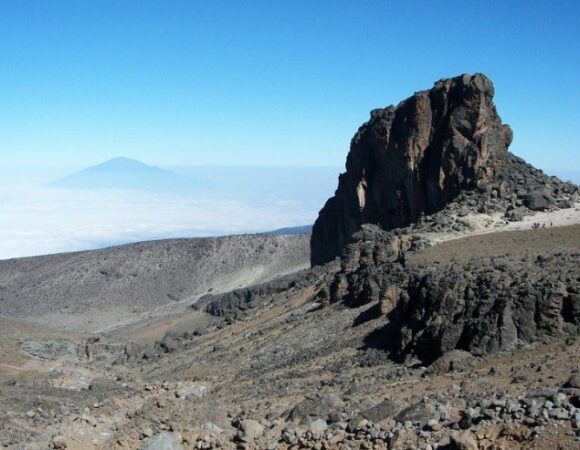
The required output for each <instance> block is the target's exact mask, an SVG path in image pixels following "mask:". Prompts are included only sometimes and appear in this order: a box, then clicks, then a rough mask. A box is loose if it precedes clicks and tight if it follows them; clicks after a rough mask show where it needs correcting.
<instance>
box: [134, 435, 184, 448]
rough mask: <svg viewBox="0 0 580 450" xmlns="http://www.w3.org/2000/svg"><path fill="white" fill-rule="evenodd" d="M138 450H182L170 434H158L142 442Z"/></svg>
mask: <svg viewBox="0 0 580 450" xmlns="http://www.w3.org/2000/svg"><path fill="white" fill-rule="evenodd" d="M139 448H140V450H183V447H182V445H181V444H180V443H179V442H177V439H176V438H175V436H173V435H172V434H171V433H159V434H157V435H155V436H151V437H150V438H147V439H145V440H144V441H143V444H141V447H139Z"/></svg>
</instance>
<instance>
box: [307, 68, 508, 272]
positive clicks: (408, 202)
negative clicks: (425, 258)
mask: <svg viewBox="0 0 580 450" xmlns="http://www.w3.org/2000/svg"><path fill="white" fill-rule="evenodd" d="M493 96H494V87H493V84H492V82H491V80H489V79H488V78H487V77H486V76H484V75H482V74H476V75H467V74H465V75H461V76H458V77H455V78H451V79H446V80H440V81H438V82H436V83H435V85H434V86H433V88H432V89H430V90H426V91H421V92H417V93H416V94H415V95H413V96H411V97H409V98H408V99H406V100H404V101H403V102H401V103H400V104H399V105H398V106H397V107H394V106H388V107H386V108H384V109H375V110H373V111H371V117H370V120H369V121H368V122H367V123H365V124H364V125H362V126H361V127H360V128H359V130H358V131H357V133H356V134H355V136H354V137H353V139H352V142H351V147H350V152H349V154H348V157H347V160H346V173H343V174H342V175H340V178H339V183H338V189H337V190H336V193H335V196H334V197H332V198H331V199H329V200H328V201H327V203H326V205H325V206H324V208H323V209H322V210H321V211H320V214H319V217H318V219H317V221H316V223H315V225H314V228H313V234H312V242H311V247H312V257H311V259H312V264H313V265H318V264H323V263H326V262H328V261H330V260H332V259H334V258H335V257H336V256H338V255H339V254H340V252H341V251H342V249H343V248H344V246H345V244H346V243H348V241H349V239H350V236H351V235H352V234H353V233H354V232H356V231H357V230H358V229H360V226H361V225H362V224H363V223H374V224H377V225H379V226H381V227H382V228H384V229H393V228H398V227H404V226H407V225H409V224H410V223H412V222H415V221H417V220H418V219H419V217H420V216H421V215H422V214H432V213H434V212H436V211H439V210H441V209H442V208H443V207H445V205H447V204H448V203H449V202H450V201H452V200H453V199H454V198H455V197H457V195H458V194H459V193H460V192H461V191H462V190H469V189H474V188H483V187H484V186H485V185H486V184H487V183H488V182H489V181H490V180H492V179H493V178H494V177H495V176H496V175H497V174H498V173H499V171H500V170H501V169H502V167H503V166H504V165H505V163H506V161H507V160H508V153H507V149H508V146H509V145H510V143H511V141H512V131H511V129H510V128H509V126H507V125H504V124H502V122H501V119H500V117H499V115H498V114H497V111H496V108H495V106H494V103H493Z"/></svg>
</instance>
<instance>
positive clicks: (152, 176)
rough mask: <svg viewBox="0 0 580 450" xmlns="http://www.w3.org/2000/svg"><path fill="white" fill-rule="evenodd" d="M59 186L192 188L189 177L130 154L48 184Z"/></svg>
mask: <svg viewBox="0 0 580 450" xmlns="http://www.w3.org/2000/svg"><path fill="white" fill-rule="evenodd" d="M48 186H49V187H55V188H61V189H131V190H144V191H173V190H182V189H187V188H193V187H195V186H194V183H193V181H192V180H190V179H188V178H186V177H183V176H181V175H178V174H176V173H173V172H170V171H168V170H164V169H161V168H159V167H154V166H149V165H147V164H144V163H142V162H141V161H137V160H135V159H130V158H123V157H120V158H113V159H110V160H108V161H105V162H104V163H101V164H97V165H95V166H91V167H88V168H86V169H84V170H81V171H80V172H77V173H74V174H72V175H67V176H66V177H64V178H61V179H59V180H56V181H53V182H51V183H49V184H48Z"/></svg>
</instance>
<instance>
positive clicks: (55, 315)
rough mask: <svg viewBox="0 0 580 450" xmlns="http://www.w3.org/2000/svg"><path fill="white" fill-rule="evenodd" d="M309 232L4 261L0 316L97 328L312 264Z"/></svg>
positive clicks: (140, 245)
mask: <svg viewBox="0 0 580 450" xmlns="http://www.w3.org/2000/svg"><path fill="white" fill-rule="evenodd" d="M308 241H309V236H308V235H295V236H274V235H240V236H225V237H218V238H200V239H173V240H163V241H153V242H142V243H138V244H131V245H124V246H119V247H112V248H108V249H103V250H95V251H88V252H79V253H67V254H58V255H50V256H41V257H33V258H21V259H12V260H6V261H0V316H4V317H10V318H18V319H25V320H28V321H37V322H41V323H45V324H50V325H52V326H55V327H58V328H65V329H72V330H79V331H92V330H97V329H103V328H105V327H108V326H111V325H113V324H116V323H118V322H121V321H127V320H131V319H132V318H135V317H137V316H139V315H140V314H141V313H144V312H148V313H151V314H153V312H154V311H155V310H156V309H158V308H162V307H165V309H169V310H170V309H171V306H172V305H173V306H175V305H177V304H180V302H183V303H184V304H189V303H192V302H193V301H195V300H196V299H197V297H199V296H200V295H202V294H204V293H206V292H208V291H214V292H222V291H228V290H231V289H234V288H237V287H240V286H247V285H250V284H253V283H257V282H262V281H267V280H270V279H272V278H275V277H277V276H280V275H283V274H286V273H290V272H293V271H296V270H299V269H302V268H304V267H306V266H307V264H308V258H309V248H308V245H309V244H308Z"/></svg>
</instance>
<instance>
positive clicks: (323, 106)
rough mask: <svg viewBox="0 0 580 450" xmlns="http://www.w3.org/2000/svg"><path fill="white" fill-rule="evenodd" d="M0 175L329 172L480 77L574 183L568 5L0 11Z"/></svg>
mask: <svg viewBox="0 0 580 450" xmlns="http://www.w3.org/2000/svg"><path fill="white" fill-rule="evenodd" d="M0 67H1V68H2V69H1V70H0V86H2V90H1V92H2V95H1V96H0V164H2V165H3V166H5V167H6V166H45V167H48V166H59V165H61V166H64V165H66V166H75V167H82V166H86V165H89V164H95V163H98V162H101V161H103V160H105V159H108V158H112V157H115V156H120V155H124V156H128V157H132V158H136V159H140V160H143V161H145V162H147V163H150V164H156V165H161V166H176V165H204V164H212V165H228V164H233V165H318V166H319V165H330V166H341V165H343V164H344V160H345V157H346V153H347V151H348V145H349V142H350V138H351V137H352V135H353V134H354V132H355V131H356V129H357V127H358V126H359V125H360V124H361V123H362V122H363V121H365V120H367V118H368V112H369V110H371V109H373V108H375V107H380V106H386V105H388V104H390V103H397V102H399V101H400V100H402V99H403V98H405V97H407V96H409V95H410V94H412V93H413V92H414V91H417V90H421V89H425V88H429V87H430V86H431V85H432V83H433V82H434V81H435V80H437V79H439V78H443V77H448V76H454V75H457V74H460V73H464V72H484V73H486V74H487V75H488V76H490V77H491V78H492V79H493V81H494V83H495V86H496V93H497V95H496V104H497V106H498V110H499V112H500V115H501V116H502V118H503V120H504V121H505V122H506V123H509V124H510V125H511V126H512V128H513V129H514V133H515V140H514V143H513V145H512V150H513V151H514V152H515V153H517V154H518V155H520V156H523V157H525V158H526V159H528V160H529V161H530V162H532V163H534V164H536V165H538V166H539V167H541V168H545V169H547V170H548V171H560V172H562V171H569V172H573V171H580V158H578V142H580V109H579V107H578V105H580V88H579V82H580V2H578V1H534V0H531V1H530V0H528V1H506V2H499V1H497V2H489V1H463V2H452V1H432V2H431V1H404V2H402V1H372V0H369V1H364V2H357V1H312V0H308V1H304V0H293V1H237V2H234V1H221V0H218V1H203V2H197V1H179V0H172V1H161V0H159V1H150V0H138V1H129V0H126V1H117V0H115V1H101V0H95V1H88V0H87V1H84V0H75V1H67V0H58V1H57V0H53V1H50V0H44V1H40V0H39V1H34V2H30V1H11V0H2V1H0Z"/></svg>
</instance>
